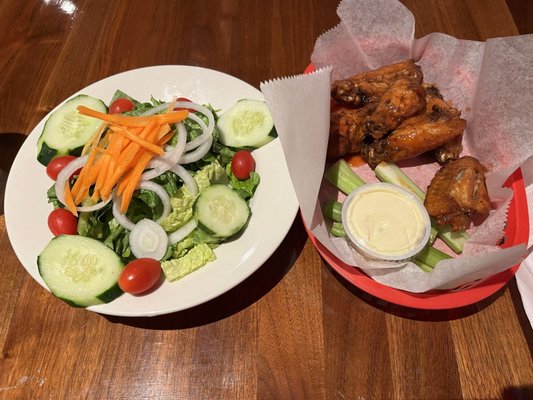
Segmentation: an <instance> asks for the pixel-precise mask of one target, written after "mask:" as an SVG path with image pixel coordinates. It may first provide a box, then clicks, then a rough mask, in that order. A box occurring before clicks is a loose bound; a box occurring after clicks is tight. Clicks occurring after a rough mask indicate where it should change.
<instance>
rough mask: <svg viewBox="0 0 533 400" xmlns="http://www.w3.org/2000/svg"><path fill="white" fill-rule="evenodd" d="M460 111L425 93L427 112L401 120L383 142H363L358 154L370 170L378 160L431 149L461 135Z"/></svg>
mask: <svg viewBox="0 0 533 400" xmlns="http://www.w3.org/2000/svg"><path fill="white" fill-rule="evenodd" d="M460 115H461V112H460V111H459V110H457V109H456V108H453V107H452V106H450V105H449V104H448V103H447V102H445V101H444V100H442V99H441V98H440V97H438V96H437V95H435V94H434V93H432V92H431V91H429V92H427V95H426V109H425V111H424V112H423V113H421V114H417V115H415V116H413V117H411V118H408V119H406V120H405V121H403V122H402V123H401V124H400V125H399V126H398V127H397V128H396V129H395V130H394V131H392V132H391V133H390V134H389V135H388V136H385V137H384V138H382V139H379V140H376V141H372V142H371V143H364V144H363V145H362V147H361V155H362V156H363V158H364V159H365V160H366V161H367V162H368V164H369V165H370V167H371V168H375V167H376V165H378V164H379V163H380V162H381V161H401V160H406V159H408V158H411V157H415V156H418V155H420V154H422V153H425V152H427V151H429V150H433V149H435V148H437V147H439V146H442V145H443V144H444V143H447V142H449V141H451V140H454V139H455V138H456V137H457V136H460V135H462V133H463V131H464V129H465V126H466V121H465V120H464V119H462V118H461V117H460Z"/></svg>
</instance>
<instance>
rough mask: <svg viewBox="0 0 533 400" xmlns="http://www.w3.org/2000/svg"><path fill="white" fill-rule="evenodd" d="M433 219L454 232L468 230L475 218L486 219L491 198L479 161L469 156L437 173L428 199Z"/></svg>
mask: <svg viewBox="0 0 533 400" xmlns="http://www.w3.org/2000/svg"><path fill="white" fill-rule="evenodd" d="M424 206H425V207H426V209H427V211H428V213H429V215H430V216H432V217H433V218H434V219H435V221H436V222H437V223H438V224H440V225H445V224H448V223H449V224H450V225H451V227H452V229H453V230H461V229H466V228H467V227H468V225H469V223H470V219H471V217H472V216H474V215H479V216H486V215H488V213H489V211H490V199H489V195H488V191H487V186H486V183H485V171H484V168H483V166H482V165H481V163H480V162H479V160H477V159H476V158H474V157H470V156H465V157H461V158H458V159H456V160H452V161H450V162H448V163H447V164H446V165H445V166H443V167H441V169H440V170H439V171H437V173H436V174H435V176H434V177H433V179H432V180H431V183H430V185H429V187H428V189H427V193H426V198H425V200H424Z"/></svg>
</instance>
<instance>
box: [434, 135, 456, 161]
mask: <svg viewBox="0 0 533 400" xmlns="http://www.w3.org/2000/svg"><path fill="white" fill-rule="evenodd" d="M462 151H463V135H462V134H461V135H459V136H457V137H455V138H454V139H452V140H450V141H448V142H446V143H444V144H443V145H442V146H439V147H437V148H436V149H435V150H434V152H433V153H434V155H435V158H436V159H437V162H438V163H439V164H440V165H444V164H446V163H447V162H448V161H450V160H456V159H457V158H459V156H460V155H461V152H462Z"/></svg>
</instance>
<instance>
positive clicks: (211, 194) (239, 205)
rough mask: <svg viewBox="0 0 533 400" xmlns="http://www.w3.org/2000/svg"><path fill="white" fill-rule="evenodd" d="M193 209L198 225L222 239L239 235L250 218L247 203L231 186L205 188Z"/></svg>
mask: <svg viewBox="0 0 533 400" xmlns="http://www.w3.org/2000/svg"><path fill="white" fill-rule="evenodd" d="M193 209H194V216H195V218H196V220H197V221H198V225H199V226H201V227H203V228H204V229H205V230H207V231H208V232H209V233H210V234H212V235H213V236H215V237H220V238H227V237H230V236H233V235H235V234H236V233H238V232H239V231H240V230H241V229H242V228H243V227H244V226H245V225H246V222H248V217H249V216H250V208H249V207H248V204H247V203H246V201H245V200H244V199H243V198H242V197H241V196H240V195H239V194H238V193H237V192H235V191H234V190H233V189H231V188H230V187H229V186H226V185H222V184H214V185H210V186H208V187H207V188H205V189H204V190H203V191H202V192H201V193H200V195H199V196H198V198H197V199H196V201H195V202H194V206H193Z"/></svg>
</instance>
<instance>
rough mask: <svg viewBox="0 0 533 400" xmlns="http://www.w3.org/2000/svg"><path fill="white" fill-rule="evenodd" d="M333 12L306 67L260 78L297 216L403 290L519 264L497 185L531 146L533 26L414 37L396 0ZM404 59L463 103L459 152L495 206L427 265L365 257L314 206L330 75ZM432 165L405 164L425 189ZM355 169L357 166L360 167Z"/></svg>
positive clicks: (321, 191) (464, 281) (354, 3)
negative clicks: (471, 36) (511, 32)
mask: <svg viewBox="0 0 533 400" xmlns="http://www.w3.org/2000/svg"><path fill="white" fill-rule="evenodd" d="M337 12H338V15H339V17H340V19H341V22H340V23H339V24H338V25H337V26H336V27H334V28H332V29H331V30H329V31H328V32H326V33H324V34H323V35H321V36H320V37H319V38H318V39H317V41H316V44H315V49H314V52H313V54H312V56H311V61H312V63H313V65H314V66H315V68H316V69H317V70H316V71H315V72H313V73H310V74H305V75H298V76H293V77H286V78H279V79H275V80H272V81H269V82H264V83H262V84H261V90H262V92H263V94H264V96H265V99H266V101H267V104H268V106H269V108H270V110H271V112H272V115H273V117H274V121H275V124H276V128H277V130H278V133H279V137H280V140H281V143H282V146H283V149H284V152H285V156H286V159H287V164H288V167H289V171H290V174H291V179H292V181H293V185H294V187H295V190H296V194H297V196H298V200H299V201H300V208H301V211H302V216H303V219H304V221H305V223H306V225H307V226H308V228H309V229H310V230H311V231H312V233H313V235H314V236H315V237H316V238H317V239H318V240H319V241H320V242H321V243H322V244H323V245H324V246H325V247H326V248H328V250H330V251H331V252H332V253H333V254H335V255H336V256H337V257H338V258H339V259H340V260H342V261H343V262H345V263H347V264H349V265H353V266H357V267H360V268H362V269H363V270H364V271H365V272H366V273H367V274H368V275H370V276H371V277H372V278H373V279H374V280H376V281H378V282H380V283H383V284H385V285H388V286H391V287H395V288H398V289H403V290H407V291H411V292H424V291H427V290H431V289H450V288H456V287H459V286H464V285H468V284H472V283H473V282H479V281H480V280H482V279H484V278H486V277H488V276H490V275H493V274H495V273H497V272H500V271H503V270H506V269H507V268H509V267H511V266H513V265H515V264H517V263H519V262H520V261H521V260H522V259H523V258H524V256H525V254H526V244H525V243H523V244H517V245H516V246H513V247H510V248H507V249H501V248H500V247H499V246H498V241H499V239H500V238H501V237H502V234H503V230H504V228H505V224H506V220H507V208H508V205H509V203H510V201H511V199H512V191H511V190H509V189H505V188H502V187H501V186H502V184H503V183H504V182H505V180H506V179H507V178H508V177H509V176H510V175H511V174H512V173H513V172H514V171H515V170H516V169H517V168H518V167H520V166H521V165H522V164H524V162H525V161H526V160H527V159H528V158H529V157H530V156H532V155H533V140H532V139H533V132H532V129H533V35H523V36H516V37H507V38H497V39H491V40H488V41H486V42H476V41H465V40H458V39H455V38H453V37H451V36H449V35H445V34H442V33H433V34H430V35H428V36H425V37H423V38H420V39H415V38H414V26H415V21H414V18H413V15H412V14H411V13H410V11H409V10H408V9H407V8H405V7H404V6H403V5H402V4H401V3H400V2H398V1H396V0H374V1H365V0H344V1H342V2H341V3H340V4H339V7H338V10H337ZM406 58H414V59H415V60H417V62H418V63H419V65H421V67H422V71H423V73H424V81H425V82H428V83H434V84H436V85H437V86H438V87H439V89H440V90H441V93H442V94H443V96H444V98H445V99H446V100H449V101H451V102H452V103H453V104H454V106H455V107H457V108H459V109H461V110H462V116H463V118H465V119H466V120H467V129H466V131H465V135H464V140H463V145H464V151H463V154H471V155H474V156H476V157H477V158H478V159H479V160H480V161H481V162H482V163H483V164H484V165H485V166H486V167H487V168H488V170H489V171H490V172H489V173H488V174H487V186H488V189H489V194H490V197H491V200H492V201H493V207H494V208H495V209H494V210H493V211H492V212H491V214H490V216H489V217H488V218H487V219H486V220H485V221H484V222H483V223H482V224H481V225H479V226H476V227H474V228H472V229H471V232H470V233H471V235H472V236H471V239H470V240H469V242H468V243H467V245H466V246H465V251H464V252H463V254H462V255H461V256H460V257H457V258H456V259H454V260H446V261H442V262H440V263H439V264H438V265H437V266H436V267H435V270H434V271H433V272H431V273H424V272H422V271H421V270H420V269H419V268H418V267H416V266H415V265H414V264H412V263H407V264H405V265H404V266H402V267H399V268H383V265H381V266H378V267H379V268H374V267H376V266H375V265H369V264H367V263H365V260H362V259H361V258H360V257H358V256H357V254H355V253H354V252H353V251H352V250H351V249H350V248H349V247H348V246H347V244H346V242H345V241H344V240H343V239H339V238H332V237H330V235H329V234H328V226H327V221H324V218H323V216H322V213H321V208H320V205H321V201H322V200H323V199H325V198H328V197H329V198H331V197H332V196H336V195H338V193H335V192H332V189H331V187H328V184H327V183H325V182H324V181H323V178H322V176H323V173H324V168H325V163H326V150H327V141H328V137H329V116H330V109H329V102H330V87H331V82H332V81H333V80H336V79H342V78H346V77H349V76H351V75H353V74H356V73H359V72H363V71H366V70H369V69H374V68H377V67H380V66H383V65H386V64H390V63H394V62H398V61H401V60H404V59H406ZM402 167H403V166H402ZM366 168H367V167H366ZM437 168H438V166H437V165H436V164H427V163H424V164H422V165H417V164H413V163H409V164H408V165H407V166H405V168H404V169H405V171H406V173H407V174H408V175H409V176H410V177H411V178H412V179H413V180H414V181H415V182H416V183H417V184H418V185H419V186H420V187H422V188H423V189H425V188H426V187H427V185H428V183H429V179H430V178H431V177H432V176H433V174H434V172H435V171H436V169H437ZM364 169H365V167H363V168H362V170H361V171H359V170H358V173H360V174H361V175H362V176H363V177H367V176H369V170H367V171H365V170H364ZM367 169H368V168H367ZM370 172H371V171H370ZM365 179H366V178H365ZM369 179H372V178H369ZM374 179H375V178H374Z"/></svg>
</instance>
